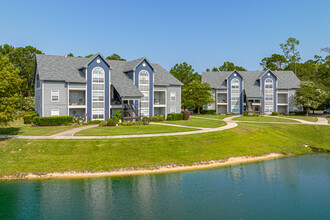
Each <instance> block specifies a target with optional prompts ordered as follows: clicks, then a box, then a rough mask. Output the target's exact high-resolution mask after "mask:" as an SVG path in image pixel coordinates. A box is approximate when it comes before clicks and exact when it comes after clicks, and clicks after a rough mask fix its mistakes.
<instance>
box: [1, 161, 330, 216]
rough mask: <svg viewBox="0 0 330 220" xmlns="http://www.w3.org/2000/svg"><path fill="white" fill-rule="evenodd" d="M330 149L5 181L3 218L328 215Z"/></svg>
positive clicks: (3, 184) (2, 204)
mask: <svg viewBox="0 0 330 220" xmlns="http://www.w3.org/2000/svg"><path fill="white" fill-rule="evenodd" d="M329 182H330V158H329V155H307V156H300V157H292V158H283V159H276V160H271V161H263V162H258V163H252V164H245V165H235V166H230V167H225V168H217V169H209V170H200V171H191V172H182V173H168V174H158V175H143V176H131V177H116V178H96V179H71V180H68V179H65V180H59V179H58V180H56V179H55V180H38V181H14V182H13V181H12V182H10V181H8V182H0V219H109V218H116V219H117V218H138V219H201V218H224V219H228V218H235V219H236V218H244V219H246V218H252V219H268V218H285V219H290V218H314V219H329V218H330V216H329V213H328V211H327V210H328V207H327V206H328V204H329V202H330V200H329V198H330V189H329Z"/></svg>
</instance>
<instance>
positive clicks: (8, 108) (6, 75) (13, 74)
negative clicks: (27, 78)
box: [0, 55, 22, 126]
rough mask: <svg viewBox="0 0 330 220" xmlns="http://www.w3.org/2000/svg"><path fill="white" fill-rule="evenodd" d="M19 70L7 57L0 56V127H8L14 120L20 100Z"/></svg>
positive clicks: (20, 81)
mask: <svg viewBox="0 0 330 220" xmlns="http://www.w3.org/2000/svg"><path fill="white" fill-rule="evenodd" d="M19 72H20V70H19V69H18V68H16V67H15V66H14V65H13V64H12V63H11V62H10V61H9V58H8V57H5V56H1V55H0V125H1V126H3V125H8V122H10V121H13V120H14V115H15V112H16V111H17V110H18V106H19V100H20V94H19V91H20V87H21V83H22V80H21V79H20V77H19Z"/></svg>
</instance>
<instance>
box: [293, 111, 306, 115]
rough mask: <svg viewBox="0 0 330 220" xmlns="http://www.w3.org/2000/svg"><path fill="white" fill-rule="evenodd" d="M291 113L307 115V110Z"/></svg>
mask: <svg viewBox="0 0 330 220" xmlns="http://www.w3.org/2000/svg"><path fill="white" fill-rule="evenodd" d="M289 113H293V114H294V115H306V111H291V112H289Z"/></svg>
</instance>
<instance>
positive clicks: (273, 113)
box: [272, 112, 280, 115]
mask: <svg viewBox="0 0 330 220" xmlns="http://www.w3.org/2000/svg"><path fill="white" fill-rule="evenodd" d="M272 115H280V113H278V112H272Z"/></svg>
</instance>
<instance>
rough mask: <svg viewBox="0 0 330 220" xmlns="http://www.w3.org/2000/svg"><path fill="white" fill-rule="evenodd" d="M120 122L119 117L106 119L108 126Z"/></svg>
mask: <svg viewBox="0 0 330 220" xmlns="http://www.w3.org/2000/svg"><path fill="white" fill-rule="evenodd" d="M117 124H118V121H117V119H114V118H108V120H107V121H106V126H116V125H117Z"/></svg>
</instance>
